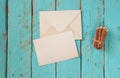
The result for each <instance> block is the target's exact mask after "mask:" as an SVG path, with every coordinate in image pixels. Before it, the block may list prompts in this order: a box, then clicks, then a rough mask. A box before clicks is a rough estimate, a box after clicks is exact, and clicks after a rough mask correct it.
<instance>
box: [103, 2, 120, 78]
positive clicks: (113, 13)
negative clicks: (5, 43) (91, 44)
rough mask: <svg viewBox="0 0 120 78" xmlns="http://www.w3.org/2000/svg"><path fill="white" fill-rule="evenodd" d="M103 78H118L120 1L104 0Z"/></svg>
mask: <svg viewBox="0 0 120 78" xmlns="http://www.w3.org/2000/svg"><path fill="white" fill-rule="evenodd" d="M105 26H106V27H107V28H108V29H109V34H108V37H107V40H106V46H105V47H106V49H105V56H106V57H105V77H106V78H120V62H119V60H120V0H105Z"/></svg>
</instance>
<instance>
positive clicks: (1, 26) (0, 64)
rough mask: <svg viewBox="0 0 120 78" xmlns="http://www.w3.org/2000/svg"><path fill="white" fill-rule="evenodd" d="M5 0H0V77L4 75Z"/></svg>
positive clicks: (3, 77) (2, 77)
mask: <svg viewBox="0 0 120 78" xmlns="http://www.w3.org/2000/svg"><path fill="white" fill-rule="evenodd" d="M6 29H7V27H6V0H0V78H5V76H6V73H5V71H6V50H7V49H6V48H7V46H6V40H7V30H6Z"/></svg>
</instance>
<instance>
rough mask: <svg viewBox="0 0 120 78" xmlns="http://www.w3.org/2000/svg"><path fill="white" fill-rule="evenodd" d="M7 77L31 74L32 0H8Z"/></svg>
mask: <svg viewBox="0 0 120 78" xmlns="http://www.w3.org/2000/svg"><path fill="white" fill-rule="evenodd" d="M8 9H9V12H8V68H7V69H8V74H7V78H30V76H31V69H30V68H31V0H9V2H8Z"/></svg>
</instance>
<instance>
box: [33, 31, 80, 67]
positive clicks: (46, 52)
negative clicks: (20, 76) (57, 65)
mask: <svg viewBox="0 0 120 78" xmlns="http://www.w3.org/2000/svg"><path fill="white" fill-rule="evenodd" d="M34 45H35V49H36V54H37V58H38V63H39V65H40V66H43V65H46V64H51V63H54V62H59V61H63V60H67V59H71V58H75V57H78V53H77V49H76V44H75V40H74V37H73V33H72V31H70V32H64V33H60V34H57V35H52V36H47V37H44V38H41V39H36V40H34Z"/></svg>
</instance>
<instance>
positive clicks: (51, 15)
mask: <svg viewBox="0 0 120 78" xmlns="http://www.w3.org/2000/svg"><path fill="white" fill-rule="evenodd" d="M39 14H40V36H41V37H45V36H49V35H52V34H58V33H62V32H65V31H72V32H73V34H74V39H75V40H81V39H82V27H81V11H80V10H70V11H69V10H68V11H40V13H39Z"/></svg>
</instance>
